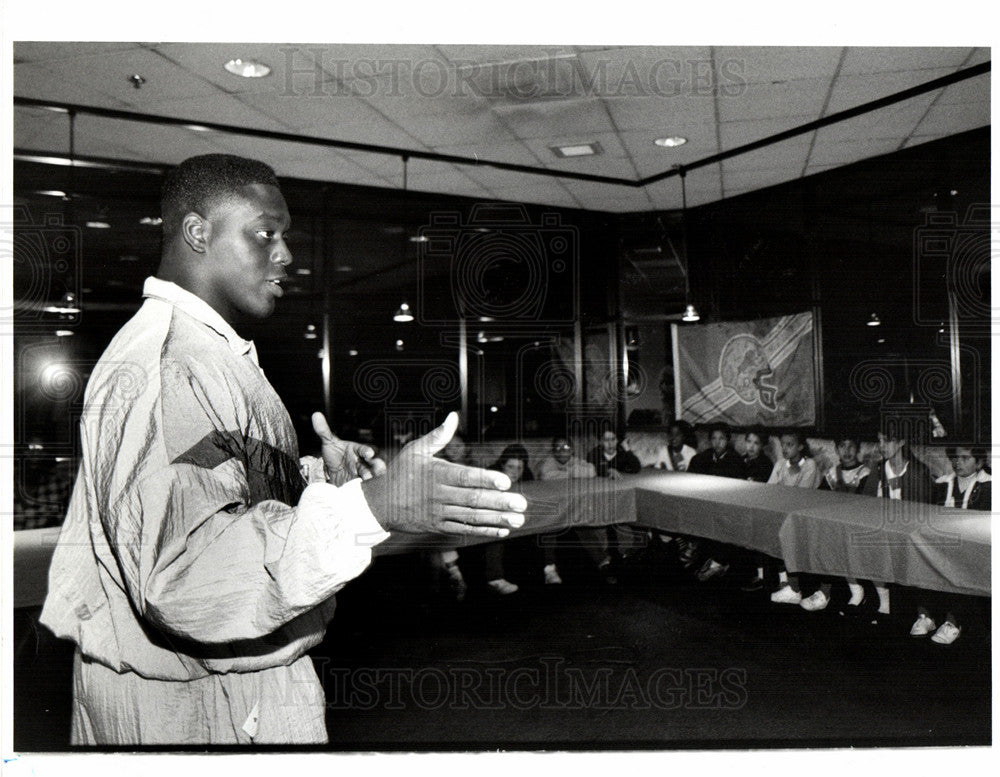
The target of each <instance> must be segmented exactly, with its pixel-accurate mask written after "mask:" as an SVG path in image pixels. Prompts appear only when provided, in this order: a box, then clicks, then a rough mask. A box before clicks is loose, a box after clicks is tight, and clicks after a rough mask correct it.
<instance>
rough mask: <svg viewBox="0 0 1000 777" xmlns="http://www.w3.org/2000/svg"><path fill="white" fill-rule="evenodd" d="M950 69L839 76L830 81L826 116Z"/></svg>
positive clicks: (921, 81) (914, 84)
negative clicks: (831, 82)
mask: <svg viewBox="0 0 1000 777" xmlns="http://www.w3.org/2000/svg"><path fill="white" fill-rule="evenodd" d="M953 70H954V69H953V68H934V69H930V70H900V71H895V72H892V73H878V74H874V73H868V74H866V75H862V76H850V75H842V76H840V77H839V78H837V79H836V80H835V81H834V82H833V89H832V90H831V93H830V102H829V103H828V104H827V106H826V111H825V112H824V115H825V116H829V115H830V114H832V113H838V112H840V111H845V110H847V109H848V108H855V107H857V106H859V105H863V104H864V103H868V102H871V101H872V100H877V99H879V98H880V97H888V96H889V95H893V94H896V93H897V92H902V91H904V90H906V89H910V88H912V87H914V86H920V85H921V84H926V83H927V82H928V81H933V80H934V79H935V78H941V77H942V76H946V75H948V74H949V73H951V72H953Z"/></svg>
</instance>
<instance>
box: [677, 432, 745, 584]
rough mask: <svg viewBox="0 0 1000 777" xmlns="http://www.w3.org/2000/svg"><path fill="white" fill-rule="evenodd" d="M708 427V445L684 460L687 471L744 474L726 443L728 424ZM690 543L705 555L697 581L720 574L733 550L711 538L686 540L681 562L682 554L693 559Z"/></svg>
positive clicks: (741, 461)
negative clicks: (689, 460) (687, 461)
mask: <svg viewBox="0 0 1000 777" xmlns="http://www.w3.org/2000/svg"><path fill="white" fill-rule="evenodd" d="M709 430H710V435H709V442H711V445H712V447H710V448H708V449H707V450H704V451H702V452H701V453H699V454H697V455H695V456H694V458H692V459H691V463H690V464H688V468H687V471H688V472H694V473H696V474H702V475H716V476H718V477H723V478H739V479H741V480H742V479H743V477H744V467H743V460H742V459H741V458H740V457H739V456H738V455H737V453H736V451H734V450H733V449H732V446H731V445H730V444H729V443H730V440H731V439H732V432H731V431H730V429H729V425H728V424H724V423H716V424H712V426H710V427H709ZM692 545H693V546H694V550H695V551H697V550H699V549H700V550H701V551H702V552H703V553H704V554H705V555H706V556H707V558H706V559H705V561H704V563H702V564H701V566H700V567H699V569H698V571H697V572H696V573H695V577H697V578H698V580H699V581H701V582H703V583H704V582H705V581H707V580H711V579H712V578H713V577H720V576H722V575H724V574H726V572H728V571H729V566H730V559H731V558H732V557H733V554H734V549H733V548H732V547H731V546H727V545H725V544H724V543H721V542H715V541H713V540H693V541H690V543H689V545H688V546H687V547H686V548H684V549H683V550H682V552H681V562H682V563H685V555H687V556H688V557H689V558H691V560H692V563H691V566H694V565H695V564H696V563H697V562H694V560H693V559H694V556H693V555H692V552H691V546H692Z"/></svg>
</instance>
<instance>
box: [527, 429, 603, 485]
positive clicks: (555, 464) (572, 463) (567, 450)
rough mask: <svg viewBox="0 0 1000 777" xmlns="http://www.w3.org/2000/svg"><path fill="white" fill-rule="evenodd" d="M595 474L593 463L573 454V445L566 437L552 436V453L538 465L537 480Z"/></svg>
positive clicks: (564, 478) (591, 475)
mask: <svg viewBox="0 0 1000 777" xmlns="http://www.w3.org/2000/svg"><path fill="white" fill-rule="evenodd" d="M596 476H597V472H596V471H595V470H594V465H593V464H590V463H589V462H586V461H584V460H583V459H580V458H577V457H576V456H574V455H573V446H572V445H571V444H570V442H569V439H568V438H566V437H554V438H552V453H551V454H549V455H548V456H546V457H545V458H544V459H542V463H541V464H539V465H538V479H539V480H568V479H570V478H592V477H596Z"/></svg>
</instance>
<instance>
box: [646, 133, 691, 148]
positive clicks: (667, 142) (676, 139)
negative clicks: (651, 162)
mask: <svg viewBox="0 0 1000 777" xmlns="http://www.w3.org/2000/svg"><path fill="white" fill-rule="evenodd" d="M653 142H654V143H655V144H656V145H658V146H663V147H664V148H676V147H677V146H683V145H684V144H685V143H687V142H688V140H687V138H682V137H680V136H679V135H674V136H673V137H669V138H657V139H656V140H654V141H653Z"/></svg>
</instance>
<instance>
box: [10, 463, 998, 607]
mask: <svg viewBox="0 0 1000 777" xmlns="http://www.w3.org/2000/svg"><path fill="white" fill-rule="evenodd" d="M521 491H522V493H523V494H524V495H525V497H526V498H527V500H528V509H527V512H526V514H525V523H524V526H523V527H521V528H520V529H515V530H514V531H512V532H511V536H512V537H517V536H521V535H530V534H553V533H562V532H566V531H568V530H569V529H572V528H575V527H586V526H608V525H610V524H616V523H626V524H638V525H639V526H644V527H647V528H650V529H659V530H661V531H664V532H667V533H677V534H690V535H695V536H698V537H705V538H708V539H713V540H718V541H720V542H726V543H730V544H733V545H739V546H742V547H746V548H751V549H754V550H759V551H762V552H764V553H767V554H768V555H771V556H775V557H778V558H782V559H784V562H785V565H786V566H787V568H788V570H789V571H791V572H814V573H817V574H825V575H831V576H838V577H848V576H850V577H856V578H859V579H865V580H877V581H885V582H890V583H892V582H894V583H900V584H902V585H909V586H915V587H918V588H930V589H934V590H939V591H948V592H952V593H962V594H974V595H979V596H989V595H991V575H990V523H991V518H992V513H989V512H980V511H970V510H956V509H948V508H943V507H934V506H929V505H921V504H917V503H914V502H900V501H892V500H887V499H874V498H872V497H866V496H856V495H854V494H841V493H836V492H830V491H819V490H814V489H803V488H791V487H788V486H777V485H766V484H762V483H751V482H749V481H742V480H733V479H728V478H720V477H715V476H713V475H695V474H690V473H684V472H662V471H649V472H643V473H640V474H638V475H627V476H623V477H622V478H620V479H619V480H609V479H605V478H599V479H590V480H562V481H547V482H540V481H534V482H529V483H524V484H523V486H522V489H521ZM14 534H15V542H14V606H15V607H31V606H37V605H39V604H41V603H42V601H43V600H44V597H45V580H46V576H47V570H48V565H49V562H50V560H51V556H52V550H53V547H54V544H55V539H56V537H57V535H58V530H57V529H55V530H53V529H34V530H27V531H19V532H15V533H14ZM479 542H482V540H475V539H469V538H454V537H441V536H430V535H414V534H404V533H396V534H394V535H393V536H392V537H390V539H389V540H387V541H386V542H384V543H382V544H381V545H378V546H377V547H376V548H375V552H376V555H386V554H393V553H405V552H412V551H415V550H421V549H438V548H444V547H463V546H466V545H473V544H478V543H479Z"/></svg>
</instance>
